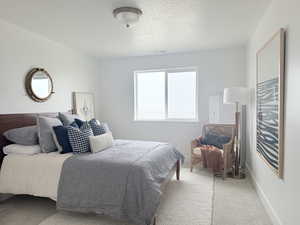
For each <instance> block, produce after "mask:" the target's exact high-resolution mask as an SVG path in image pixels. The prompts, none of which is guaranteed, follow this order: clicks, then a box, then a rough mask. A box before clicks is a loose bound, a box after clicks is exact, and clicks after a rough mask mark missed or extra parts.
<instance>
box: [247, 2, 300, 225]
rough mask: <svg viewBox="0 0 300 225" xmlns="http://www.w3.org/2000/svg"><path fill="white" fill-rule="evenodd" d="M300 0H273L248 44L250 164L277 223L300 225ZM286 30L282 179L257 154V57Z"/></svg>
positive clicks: (248, 156)
mask: <svg viewBox="0 0 300 225" xmlns="http://www.w3.org/2000/svg"><path fill="white" fill-rule="evenodd" d="M299 9H300V1H299V0H285V1H282V0H273V2H272V3H271V5H270V7H269V8H268V10H267V11H266V13H265V15H264V17H263V18H262V20H261V22H260V24H259V26H258V27H257V30H256V32H255V33H254V35H253V37H252V38H251V40H250V42H249V45H248V76H247V83H248V85H249V87H252V88H253V92H252V106H251V108H250V115H249V121H248V122H249V123H248V135H249V136H250V138H249V139H248V140H249V141H248V144H247V145H248V154H247V163H248V166H249V167H250V169H251V171H252V173H253V176H254V177H255V180H256V182H257V184H258V186H259V188H260V191H261V193H260V194H262V197H263V198H264V199H263V200H264V202H265V204H266V205H267V207H268V209H269V210H270V212H271V213H273V215H272V219H273V220H274V224H282V225H297V224H299V223H300V222H299V221H300V213H299V202H300V191H299V190H300V179H299V171H300V163H299V162H300V150H299V146H300V138H299V132H300V119H299V115H300V104H299V99H300V90H299V84H300V14H299ZM281 27H283V28H286V30H287V40H286V43H287V45H286V46H287V49H286V91H285V145H284V179H283V180H280V179H279V178H278V177H277V176H276V175H275V174H273V172H272V171H271V170H270V169H269V168H268V166H266V165H265V163H264V162H263V161H262V160H261V159H260V158H259V157H258V155H257V153H256V147H255V146H256V143H255V126H256V124H255V96H254V93H255V91H254V87H255V83H256V78H255V77H256V72H255V70H256V64H255V63H256V62H255V54H256V52H257V50H258V49H259V48H261V47H262V46H263V44H264V43H265V42H266V41H268V39H269V38H270V37H271V36H272V35H273V34H274V33H275V32H277V31H278V30H279V28H281Z"/></svg>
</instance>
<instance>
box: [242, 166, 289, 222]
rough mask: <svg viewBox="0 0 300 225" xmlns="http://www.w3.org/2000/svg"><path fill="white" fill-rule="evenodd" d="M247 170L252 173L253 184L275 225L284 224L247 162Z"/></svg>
mask: <svg viewBox="0 0 300 225" xmlns="http://www.w3.org/2000/svg"><path fill="white" fill-rule="evenodd" d="M246 167H247V170H248V174H249V175H250V178H251V181H252V184H253V186H254V188H255V190H256V192H257V194H258V197H259V198H260V200H261V202H262V204H263V206H264V208H265V209H266V211H267V213H268V215H269V217H270V219H271V221H272V222H273V225H283V223H282V222H281V220H280V218H279V217H278V215H277V214H276V212H275V210H274V208H273V207H272V205H271V203H270V201H269V199H268V198H267V196H266V195H265V193H264V191H263V190H262V188H261V187H260V185H259V184H258V183H257V181H256V178H255V176H254V175H253V172H252V170H251V169H250V168H249V166H248V164H246Z"/></svg>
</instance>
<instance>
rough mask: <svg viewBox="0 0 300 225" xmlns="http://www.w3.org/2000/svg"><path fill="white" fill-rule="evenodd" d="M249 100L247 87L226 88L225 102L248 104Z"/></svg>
mask: <svg viewBox="0 0 300 225" xmlns="http://www.w3.org/2000/svg"><path fill="white" fill-rule="evenodd" d="M248 102H249V89H248V88H245V87H231V88H225V89H224V95H223V103H224V104H234V103H239V104H241V105H247V104H248Z"/></svg>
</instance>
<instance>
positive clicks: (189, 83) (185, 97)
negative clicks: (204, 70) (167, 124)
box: [134, 69, 198, 121]
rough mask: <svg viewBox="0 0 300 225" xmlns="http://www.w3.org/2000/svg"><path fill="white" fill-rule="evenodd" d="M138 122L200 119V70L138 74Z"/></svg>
mask: <svg viewBox="0 0 300 225" xmlns="http://www.w3.org/2000/svg"><path fill="white" fill-rule="evenodd" d="M134 81H135V120H166V121H168V120H180V121H181V120H186V121H187V120H190V121H196V120H198V112H197V97H198V96H197V72H196V69H168V70H155V71H137V72H135V73H134Z"/></svg>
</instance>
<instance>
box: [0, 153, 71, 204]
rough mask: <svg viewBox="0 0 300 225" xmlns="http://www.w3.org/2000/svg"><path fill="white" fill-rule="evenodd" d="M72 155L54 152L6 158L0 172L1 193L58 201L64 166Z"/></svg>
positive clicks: (14, 155) (13, 155)
mask: <svg viewBox="0 0 300 225" xmlns="http://www.w3.org/2000/svg"><path fill="white" fill-rule="evenodd" d="M71 155H72V154H71V153H68V154H59V153H57V152H53V153H40V154H35V155H17V154H11V155H7V156H5V158H4V160H3V164H2V167H1V171H0V193H10V194H28V195H34V196H39V197H47V198H51V199H53V200H55V201H56V199H57V188H58V182H59V178H60V173H61V170H62V166H63V163H64V161H65V160H66V159H67V158H69V157H70V156H71Z"/></svg>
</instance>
